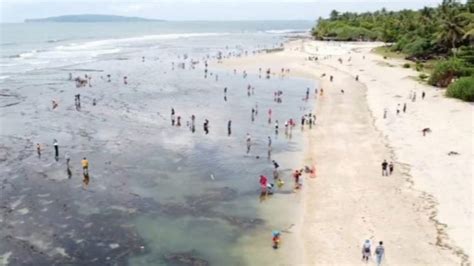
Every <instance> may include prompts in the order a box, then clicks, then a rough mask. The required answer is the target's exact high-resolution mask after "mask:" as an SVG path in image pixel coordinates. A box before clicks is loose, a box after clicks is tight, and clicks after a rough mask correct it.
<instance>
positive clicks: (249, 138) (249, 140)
mask: <svg viewBox="0 0 474 266" xmlns="http://www.w3.org/2000/svg"><path fill="white" fill-rule="evenodd" d="M246 141H247V154H248V153H250V147H251V146H252V138H251V137H250V134H249V133H247V137H246Z"/></svg>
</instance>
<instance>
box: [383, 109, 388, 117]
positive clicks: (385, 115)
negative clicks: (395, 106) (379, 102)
mask: <svg viewBox="0 0 474 266" xmlns="http://www.w3.org/2000/svg"><path fill="white" fill-rule="evenodd" d="M386 118H387V108H384V109H383V119H386Z"/></svg>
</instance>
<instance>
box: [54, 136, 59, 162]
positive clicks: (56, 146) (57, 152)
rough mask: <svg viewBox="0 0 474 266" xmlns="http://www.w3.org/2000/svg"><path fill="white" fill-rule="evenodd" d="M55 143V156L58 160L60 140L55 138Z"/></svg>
mask: <svg viewBox="0 0 474 266" xmlns="http://www.w3.org/2000/svg"><path fill="white" fill-rule="evenodd" d="M53 145H54V158H55V159H56V161H58V159H59V146H58V141H57V140H56V139H54V142H53Z"/></svg>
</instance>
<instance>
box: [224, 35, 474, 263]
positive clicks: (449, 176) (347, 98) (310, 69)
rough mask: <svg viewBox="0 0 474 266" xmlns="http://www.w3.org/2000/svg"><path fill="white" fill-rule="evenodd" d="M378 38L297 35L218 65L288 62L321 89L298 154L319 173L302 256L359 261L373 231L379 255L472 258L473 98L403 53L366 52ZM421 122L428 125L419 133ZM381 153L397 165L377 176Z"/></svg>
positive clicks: (308, 202) (303, 225)
mask: <svg viewBox="0 0 474 266" xmlns="http://www.w3.org/2000/svg"><path fill="white" fill-rule="evenodd" d="M379 45H381V44H380V43H362V44H359V43H325V42H316V41H310V40H296V41H292V42H289V43H287V44H286V45H285V50H284V51H282V52H275V53H268V54H261V55H257V56H253V57H246V58H238V59H230V60H225V61H224V62H223V63H222V64H220V65H222V66H224V67H226V68H230V69H237V70H239V71H243V70H246V71H247V72H254V73H255V72H258V69H259V68H262V69H267V68H271V69H272V71H273V72H277V73H279V70H280V69H281V68H290V69H291V74H290V75H292V76H295V77H303V78H308V79H313V80H315V81H319V84H320V87H321V88H323V89H324V95H322V96H321V95H318V97H317V98H316V99H315V100H314V102H315V105H316V111H317V126H316V128H315V129H313V130H312V131H306V134H307V135H308V136H307V137H308V143H309V145H308V146H307V147H306V154H307V157H306V160H305V162H303V163H304V164H305V165H316V169H317V177H316V178H315V179H308V180H306V181H305V187H304V189H303V194H304V200H303V201H302V204H303V206H302V210H303V211H302V214H301V217H300V219H299V218H295V221H298V222H299V224H297V227H296V228H297V231H298V233H299V234H300V236H301V239H302V245H303V247H304V262H305V264H307V265H342V264H345V265H358V264H363V263H362V262H361V260H360V259H361V246H362V243H363V241H364V240H365V239H370V240H371V241H372V245H373V246H374V247H375V246H376V243H378V241H380V240H382V241H383V242H384V246H385V250H386V257H385V260H384V265H460V264H461V265H469V264H470V263H471V256H472V162H473V158H474V156H473V153H472V144H473V142H472V134H473V127H472V121H473V120H472V113H473V106H472V105H471V104H468V103H464V102H461V101H458V100H453V99H448V98H446V97H444V96H443V92H444V91H442V90H437V89H436V88H434V87H430V86H426V85H422V84H420V83H419V82H418V81H416V80H415V78H416V77H417V75H418V73H417V72H415V71H414V70H411V69H404V68H402V67H401V65H402V64H403V61H401V60H393V59H383V58H382V57H381V56H379V55H375V54H373V53H371V50H372V48H374V47H376V46H379ZM308 56H317V57H318V58H319V60H317V61H309V60H307V59H308ZM339 58H341V59H342V63H340V62H339V61H338V59H339ZM349 58H350V60H349ZM323 74H325V76H324V77H323ZM330 75H332V76H334V81H333V82H330V81H329V76H330ZM356 75H358V76H359V81H356V80H355V76H356ZM414 77H415V78H414ZM341 90H344V93H342V92H341ZM412 91H416V94H417V97H416V100H415V101H412V99H408V97H409V96H410V94H411V92H412ZM423 91H425V92H426V97H425V98H424V99H423V100H422V99H421V94H422V92H423ZM404 103H406V104H407V110H406V112H402V111H401V109H402V106H403V104H404ZM398 104H400V106H399V107H398V108H399V109H400V114H399V115H397V113H396V109H397V106H398ZM384 109H386V110H387V117H386V118H385V119H384V117H383V116H384ZM423 128H430V129H431V131H432V132H431V133H428V134H427V135H426V136H423V134H422V129H423ZM450 152H454V153H455V155H452V156H450V155H448V153H450ZM451 154H452V153H451ZM384 159H386V160H387V161H389V162H390V161H393V163H394V165H395V170H394V173H393V174H392V175H390V176H382V173H381V163H382V161H383V160H384Z"/></svg>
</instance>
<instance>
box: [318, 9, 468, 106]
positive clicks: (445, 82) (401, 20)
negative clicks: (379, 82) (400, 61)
mask: <svg viewBox="0 0 474 266" xmlns="http://www.w3.org/2000/svg"><path fill="white" fill-rule="evenodd" d="M312 35H313V36H314V37H315V38H316V39H319V40H334V41H382V42H385V43H387V44H388V45H389V47H390V50H391V51H394V52H400V53H403V54H404V55H405V56H406V59H409V60H413V61H416V62H424V61H426V60H431V59H436V60H439V62H437V63H436V65H435V67H434V69H433V72H432V73H431V75H430V78H429V79H428V82H429V83H430V84H431V85H435V86H439V87H447V86H451V85H453V81H457V80H460V79H462V78H467V79H470V82H472V83H470V82H466V80H464V81H463V82H462V83H463V84H468V86H467V87H470V86H471V85H472V88H471V90H470V92H469V91H468V94H467V95H462V96H459V97H458V96H453V95H450V94H449V93H447V94H448V96H453V97H457V98H462V99H464V100H470V101H474V78H473V77H472V76H474V0H467V2H465V3H462V2H459V1H456V0H443V2H442V3H441V4H440V5H438V6H437V7H424V8H422V9H420V10H401V11H387V10H386V9H385V8H383V9H381V10H378V11H375V12H364V13H352V12H343V13H340V12H338V11H336V10H333V11H332V12H331V13H330V15H329V18H326V19H323V18H319V19H318V21H317V24H316V25H315V27H314V28H313V29H312Z"/></svg>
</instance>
